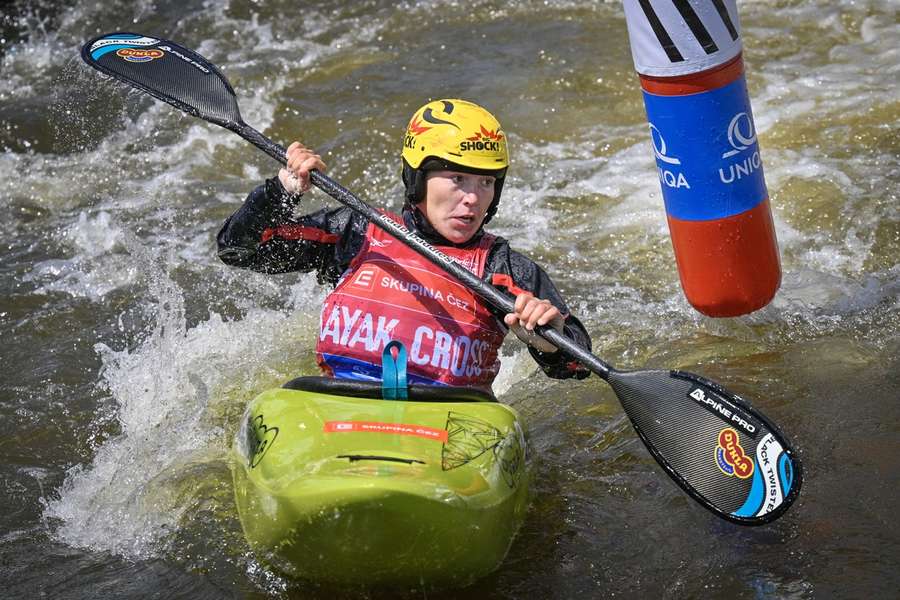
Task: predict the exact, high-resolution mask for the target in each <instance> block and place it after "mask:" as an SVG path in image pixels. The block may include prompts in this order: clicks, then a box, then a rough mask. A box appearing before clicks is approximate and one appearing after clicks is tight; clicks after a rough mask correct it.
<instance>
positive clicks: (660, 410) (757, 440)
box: [608, 371, 801, 525]
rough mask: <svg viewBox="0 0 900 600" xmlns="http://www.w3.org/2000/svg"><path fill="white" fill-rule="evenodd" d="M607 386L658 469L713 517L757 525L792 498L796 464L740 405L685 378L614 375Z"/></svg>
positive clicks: (783, 443) (774, 434)
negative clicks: (611, 390) (611, 388)
mask: <svg viewBox="0 0 900 600" xmlns="http://www.w3.org/2000/svg"><path fill="white" fill-rule="evenodd" d="M608 381H609V383H610V385H611V386H612V387H613V390H615V392H616V395H617V396H618V397H619V400H620V401H621V402H622V406H623V407H624V408H625V412H626V413H627V414H628V417H629V418H630V419H631V422H632V423H633V424H634V427H635V429H636V430H637V432H638V435H640V437H641V438H642V439H643V440H644V442H645V444H646V445H647V447H648V449H649V450H650V453H651V454H652V455H653V457H654V458H655V459H656V460H657V462H659V464H660V465H661V466H662V467H663V469H664V470H665V471H666V473H667V474H668V475H669V476H670V477H672V479H674V480H675V481H676V482H677V483H678V484H679V485H680V486H681V487H682V488H683V489H684V490H685V491H686V492H688V494H690V495H691V496H692V497H693V498H694V499H695V500H697V501H698V502H700V503H701V504H703V505H704V506H706V507H707V508H708V509H710V510H711V511H713V512H714V513H716V514H717V515H718V516H720V517H722V518H724V519H727V520H729V521H732V522H735V523H740V524H743V525H759V524H762V523H767V522H770V521H773V520H774V519H777V518H778V517H779V516H781V515H782V514H784V512H785V511H786V510H787V508H788V507H789V506H790V504H791V503H792V502H793V501H794V499H795V498H796V497H797V494H798V493H799V490H800V483H801V465H800V461H799V460H798V459H797V457H796V456H795V454H794V452H793V450H792V449H791V447H790V445H789V444H788V442H787V440H786V439H785V438H784V436H783V435H782V434H781V432H780V431H778V429H777V428H776V427H775V426H774V425H773V424H772V423H771V422H770V421H769V420H768V419H767V418H766V417H765V416H764V415H762V413H760V412H759V411H757V410H756V409H754V408H753V407H751V406H750V405H749V404H748V403H747V402H745V401H744V400H742V399H741V398H740V397H738V396H736V395H734V394H732V393H731V392H729V391H727V390H725V389H724V388H722V387H720V386H719V385H718V384H716V383H714V382H712V381H709V380H708V379H704V378H703V377H700V376H699V375H694V374H692V373H685V372H682V371H632V372H621V371H613V372H612V373H611V374H610V377H609V379H608Z"/></svg>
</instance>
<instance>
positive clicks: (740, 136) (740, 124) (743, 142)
mask: <svg viewBox="0 0 900 600" xmlns="http://www.w3.org/2000/svg"><path fill="white" fill-rule="evenodd" d="M728 143H729V144H731V148H732V149H731V150H729V151H728V152H726V153H724V154H723V155H722V158H730V157H732V156H734V155H735V154H738V153H740V152H743V151H744V150H746V149H747V148H749V147H750V146H751V145H753V144H754V143H756V130H755V128H754V127H753V119H751V118H750V115H749V114H747V113H745V112H740V113H738V114H736V115H734V118H733V119H731V123H729V124H728Z"/></svg>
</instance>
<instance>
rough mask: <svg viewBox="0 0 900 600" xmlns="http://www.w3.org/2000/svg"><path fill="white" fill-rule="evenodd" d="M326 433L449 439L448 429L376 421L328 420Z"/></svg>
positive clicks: (435, 439) (444, 440) (436, 439)
mask: <svg viewBox="0 0 900 600" xmlns="http://www.w3.org/2000/svg"><path fill="white" fill-rule="evenodd" d="M323 431H324V432H325V433H352V432H360V431H362V432H368V433H386V434H388V435H411V436H414V437H420V438H425V439H426V440H434V441H436V442H446V441H447V430H446V429H435V428H433V427H425V426H424V425H407V424H405V423H376V422H372V421H326V422H325V428H324V429H323Z"/></svg>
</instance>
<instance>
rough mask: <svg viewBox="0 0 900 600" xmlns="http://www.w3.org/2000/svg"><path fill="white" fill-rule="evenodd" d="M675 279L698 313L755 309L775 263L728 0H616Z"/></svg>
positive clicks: (772, 280)
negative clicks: (635, 76) (639, 99)
mask: <svg viewBox="0 0 900 600" xmlns="http://www.w3.org/2000/svg"><path fill="white" fill-rule="evenodd" d="M623 4H624V7H625V18H626V22H627V24H628V36H629V39H630V42H631V53H632V57H633V59H634V66H635V70H636V71H637V72H638V75H639V76H640V81H641V88H642V90H643V95H644V106H645V108H646V109H647V120H648V122H649V126H650V137H651V141H652V143H653V151H654V154H655V156H656V165H657V170H658V173H659V179H660V186H661V188H662V195H663V199H664V201H665V205H666V214H667V218H668V222H669V232H670V234H671V237H672V246H673V248H674V250H675V259H676V262H677V264H678V273H679V276H680V278H681V285H682V288H683V289H684V293H685V296H686V297H687V299H688V301H689V302H690V303H691V304H692V305H693V306H694V308H696V309H697V310H698V311H700V312H701V313H703V314H706V315H709V316H712V317H733V316H737V315H742V314H746V313H749V312H752V311H754V310H757V309H759V308H762V307H763V306H765V305H766V304H768V303H769V301H770V300H771V299H772V298H773V296H774V295H775V292H776V291H777V290H778V286H779V285H780V283H781V263H780V259H779V254H778V244H777V241H776V238H775V227H774V223H773V221H772V211H771V208H770V206H769V194H768V191H767V189H766V183H765V179H764V177H763V169H762V162H761V160H760V154H759V144H758V142H757V139H756V126H755V124H754V122H753V113H752V112H751V110H750V99H749V96H748V94H747V84H746V79H745V77H744V62H743V59H742V44H741V35H740V22H739V20H738V13H737V6H736V2H735V0H623Z"/></svg>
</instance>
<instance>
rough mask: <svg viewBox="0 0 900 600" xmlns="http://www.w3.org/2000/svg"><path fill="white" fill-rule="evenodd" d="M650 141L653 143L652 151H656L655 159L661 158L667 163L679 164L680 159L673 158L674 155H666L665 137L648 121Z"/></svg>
mask: <svg viewBox="0 0 900 600" xmlns="http://www.w3.org/2000/svg"><path fill="white" fill-rule="evenodd" d="M650 141H651V142H652V143H653V152H655V153H656V158H657V160H661V161H663V162H664V163H666V164H668V165H680V164H681V160H680V159H678V158H675V157H674V156H668V155H667V154H666V151H667V149H668V148H667V147H666V139H665V138H664V137H663V135H662V132H661V131H660V130H659V129H658V128H657V127H656V125H654V124H653V123H650Z"/></svg>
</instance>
